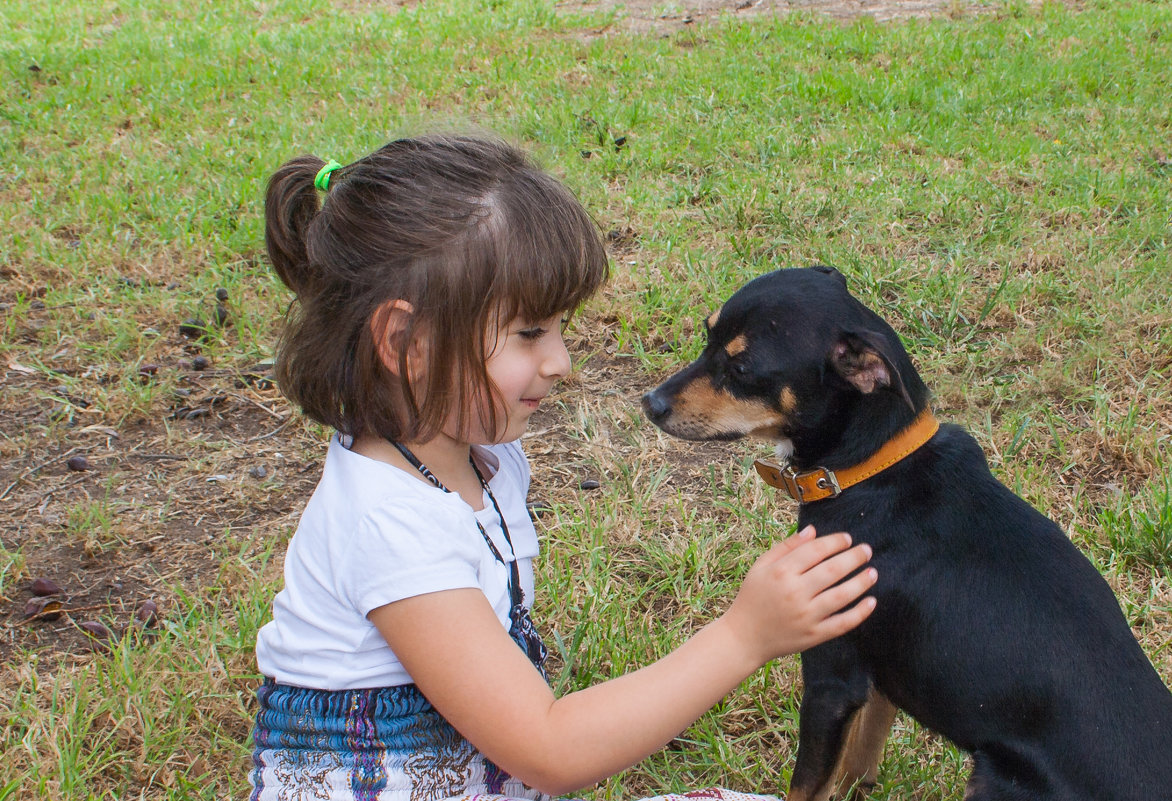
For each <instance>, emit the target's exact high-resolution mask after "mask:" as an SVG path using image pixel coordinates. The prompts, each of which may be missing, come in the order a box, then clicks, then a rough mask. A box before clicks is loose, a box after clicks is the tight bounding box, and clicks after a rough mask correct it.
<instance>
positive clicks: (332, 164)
mask: <svg viewBox="0 0 1172 801" xmlns="http://www.w3.org/2000/svg"><path fill="white" fill-rule="evenodd" d="M340 169H342V165H341V164H339V163H338V162H336V161H334V160H333V159H330V160H329V161H327V162H326V166H324V167H322V168H321V169H320V170H318V171H317V177H316V178H314V179H313V185H314V186H316V187H317V188H318V189H320V190H321V191H323V192H325V191H327V190H329V188H330V173H332V172H333V171H334V170H340Z"/></svg>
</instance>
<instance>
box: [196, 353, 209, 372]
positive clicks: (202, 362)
mask: <svg viewBox="0 0 1172 801" xmlns="http://www.w3.org/2000/svg"><path fill="white" fill-rule="evenodd" d="M211 365H212V362H211V359H209V358H208V357H207V356H196V357H195V358H193V359H192V360H191V369H192V370H206V369H208V368H209V367H211Z"/></svg>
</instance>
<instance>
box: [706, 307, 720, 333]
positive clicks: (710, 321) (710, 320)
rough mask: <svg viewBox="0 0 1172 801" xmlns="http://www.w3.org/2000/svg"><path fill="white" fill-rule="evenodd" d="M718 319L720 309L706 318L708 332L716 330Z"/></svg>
mask: <svg viewBox="0 0 1172 801" xmlns="http://www.w3.org/2000/svg"><path fill="white" fill-rule="evenodd" d="M719 319H720V309H717V310H716V311H714V312H712V314H710V315H709V316H708V330H709V331H711V330H712V329H713V328H716V321H717V320H719Z"/></svg>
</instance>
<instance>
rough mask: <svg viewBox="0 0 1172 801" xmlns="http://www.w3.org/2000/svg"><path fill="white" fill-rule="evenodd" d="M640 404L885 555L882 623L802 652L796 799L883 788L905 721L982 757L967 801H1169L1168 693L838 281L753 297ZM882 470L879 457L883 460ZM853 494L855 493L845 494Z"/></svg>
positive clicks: (822, 272)
mask: <svg viewBox="0 0 1172 801" xmlns="http://www.w3.org/2000/svg"><path fill="white" fill-rule="evenodd" d="M707 327H708V344H707V346H706V347H705V349H704V352H703V353H702V354H701V355H700V357H699V358H698V359H697V360H696V361H695V362H694V363H693V364H691V365H690V366H688V367H687V368H685V369H684V370H683V371H682V372H680V373H678V374H677V375H675V376H673V377H672V378H670V379H668V380H667V381H666V382H664V383H663V384H662V385H661V386H659V387H658V388H656V389H655V390H654V391H652V392H650V393H648V394H647V395H646V396H645V397H644V398H643V407H644V410H645V411H646V413H647V416H648V417H649V418H650V419H651V420H652V421H653V422H654V423H655V424H656V425H658V426H659V427H660V428H662V429H663V430H664V431H666V432H668V433H669V434H673V435H675V436H678V437H682V438H684V439H693V440H718V439H729V440H730V439H736V438H738V437H742V436H746V435H752V436H758V437H764V438H767V439H770V440H772V441H774V442H775V443H777V445H778V453H779V455H781V456H785V457H788V458H789V466H788V467H787V468H782V467H781V466H779V465H770V464H768V463H766V464H764V465H759V470H761V472H762V475H764V476H766V478H767V480H770V481H771V483H773V484H775V485H777V486H785V487H787V488H788V489H790V491H791V493H792V494H794V495H795V497H797V498H798V499H799V500H802V501H803V503H802V505H801V508H800V512H799V516H798V523H799V525H800V526H803V527H804V526H805V525H807V524H810V523H812V524H814V526H815V527H816V528H817V530H818V532H819V533H820V534H826V533H830V532H833V531H848V532H850V533H851V535H852V537H853V538H854V540H855V541H856V542H866V543H869V544H870V545H871V547H872V548H873V550H874V557H873V559H872V562H871V564H873V565H874V566H875V567H876V568H877V569H878V571H879V582H878V584H877V585H876V586H875V588H874V590H873V594H874V595H875V597H876V599H877V600H878V606H877V607H876V610H875V612H874V613H873V614H872V615H871V617H870V618H868V619H867V620H866V621H865V622H864V623H863V624H862V625H861V626H860V627H859V628H858V629H856V630H854V631H852V632H850V633H849V634H847V635H845V636H843V637H839V638H837V639H835V640H832V641H830V642H828V643H825V644H823V645H820V646H818V647H816V648H813V649H810V650H809V651H806V652H804V653H803V654H802V674H803V679H804V685H805V690H804V696H803V699H802V707H801V724H800V731H799V740H798V756H797V764H796V766H795V768H794V772H793V779H792V782H791V788H790V795H789V801H812V800H813V799H818V800H819V801H820V800H821V799H826V798H830V797H831V796H832V794H835V793H844V792H846V791H847V790H848V789H849V788H851V787H852V786H855V787H856V788H860V787H865V786H867V785H868V784H870V783H873V782H874V780H875V777H876V772H877V764H878V761H879V757H880V756H881V754H882V750H883V743H884V741H885V740H886V737H887V732H888V729H889V728H890V725H891V722H892V720H893V718H894V715H895V709H896V708H897V707H898V708H900V709H903V710H905V711H906V712H908V713H909V714H911V715H912V716H913V717H914V718H916V720H918V721H920V722H921V723H922V724H923V725H925V726H927V727H929V728H931V729H934V730H935V731H938V732H940V733H941V734H943V735H945V736H946V737H948V738H949V739H950V740H952V741H953V742H955V743H956V744H957V745H958V746H960V747H961V748H963V749H965V750H966V751H969V752H970V753H971V754H972V757H973V771H972V776H971V778H970V780H969V783H968V788H967V793H966V795H965V798H966V799H970V801H991V800H992V799H996V800H997V801H1009V800H1010V799H1023V800H1024V799H1030V801H1038V800H1039V799H1045V800H1046V801H1059V800H1061V801H1169V799H1172V693H1169V691H1168V689H1167V688H1166V687H1165V686H1164V684H1163V682H1162V681H1161V679H1160V676H1159V674H1157V673H1156V671H1155V669H1154V668H1153V667H1152V665H1151V663H1150V662H1149V661H1148V659H1147V658H1146V656H1145V655H1144V653H1143V650H1142V649H1141V648H1140V646H1139V644H1138V643H1137V642H1136V640H1135V637H1134V636H1133V634H1132V632H1131V630H1130V628H1129V627H1128V624H1127V621H1126V619H1125V618H1124V616H1123V614H1122V613H1121V611H1120V608H1119V604H1118V602H1117V601H1116V599H1115V596H1114V595H1113V594H1112V592H1111V589H1110V587H1109V586H1108V585H1107V583H1106V582H1105V581H1104V580H1103V578H1102V577H1101V576H1100V575H1099V572H1098V571H1097V570H1096V569H1095V567H1094V566H1093V565H1092V564H1091V563H1090V562H1089V561H1088V560H1087V559H1086V558H1085V557H1084V556H1083V555H1082V553H1080V552H1079V550H1078V549H1077V548H1076V547H1075V546H1074V545H1073V544H1071V542H1070V540H1069V539H1067V537H1066V536H1065V535H1064V534H1063V532H1062V530H1061V529H1060V528H1059V527H1058V526H1057V525H1056V524H1054V523H1053V522H1051V521H1050V520H1049V519H1047V518H1046V517H1044V516H1043V515H1042V514H1040V513H1039V512H1038V511H1036V510H1035V509H1033V508H1032V507H1031V506H1029V505H1028V504H1027V503H1026V502H1025V501H1023V500H1021V499H1020V498H1018V497H1017V496H1016V495H1014V494H1013V493H1012V492H1011V491H1010V490H1009V489H1007V488H1006V487H1005V486H1003V485H1002V484H1001V483H1000V482H998V481H997V480H996V479H995V478H994V477H993V475H992V474H991V473H990V472H989V468H988V465H987V463H986V461H985V457H984V454H983V453H982V452H981V450H980V449H979V447H978V446H977V444H976V442H975V441H974V440H973V438H972V437H971V436H969V435H968V434H967V433H966V432H965V431H964V430H963V429H962V428H960V427H959V426H955V425H944V426H941V427H939V429H938V430H937V426H936V424H935V421H934V420H933V419H932V417H931V413H930V412H928V411H926V410H927V408H928V394H929V393H928V389H927V388H926V387H925V386H924V383H923V382H922V381H921V380H920V377H919V375H918V374H917V373H916V370H915V368H914V367H913V366H912V363H911V360H910V359H909V357H908V355H907V353H906V352H905V351H904V349H903V346H902V345H901V343H900V340H899V337H898V336H897V335H896V333H895V332H894V331H893V330H892V329H891V328H890V326H888V325H887V324H886V323H885V322H884V321H883V320H882V319H881V318H880V317H878V316H877V315H876V314H874V313H873V312H871V311H870V310H868V309H867V308H866V307H864V306H863V305H862V304H861V303H859V302H858V301H857V300H856V299H855V298H854V297H852V296H851V294H850V293H849V292H848V291H847V286H846V280H845V279H844V278H843V277H842V275H841V274H839V273H838V272H837V271H835V270H833V269H831V268H828V267H814V268H809V269H798V270H780V271H777V272H774V273H770V274H768V275H765V276H762V277H760V278H758V279H756V280H754V281H751V282H750V283H748V284H747V285H746V286H744V287H743V288H742V289H741V290H740V291H738V292H737V293H736V294H734V295H733V296H732V297H731V298H730V299H729V301H728V302H727V303H726V304H725V305H724V306H723V307H722V308H721V309H720V311H719V312H717V313H716V314H714V315H712V317H710V318H709V319H708V326H707ZM876 455H878V458H876ZM854 482H858V483H854Z"/></svg>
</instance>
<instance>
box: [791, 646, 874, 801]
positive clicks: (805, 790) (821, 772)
mask: <svg viewBox="0 0 1172 801" xmlns="http://www.w3.org/2000/svg"><path fill="white" fill-rule="evenodd" d="M802 677H803V681H804V683H805V691H804V693H803V695H802V708H801V721H800V723H799V725H798V759H797V764H795V765H794V773H793V778H792V779H791V780H790V789H789V795H788V796H787V798H788V801H828V799H829V798H830V797H831V794H832V793H833V792H834V791H835V766H836V765H838V763H839V757H840V754H841V752H842V749H843V741H844V737H843V735H844V733H845V730H846V726H847V723H848V722H849V721H850V719H851V717H852V716H854V714H855V712H856V711H858V710H859V709H860V708H861V707H862V706H863V704H864V703H865V702H866V700H867V693H868V691H869V690H870V687H871V680H870V678H869V677H868V675H867V674H866V672H865V671H864V669H863V667H862V665H861V664H860V663H859V660H858V657H857V654H856V652H855V650H854V648H853V646H852V645H850V644H849V643H848V642H846V641H844V640H843V639H841V638H840V639H838V640H831V641H830V642H828V643H824V644H822V645H820V646H818V647H816V648H813V649H811V650H809V651H805V652H803V653H802Z"/></svg>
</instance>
